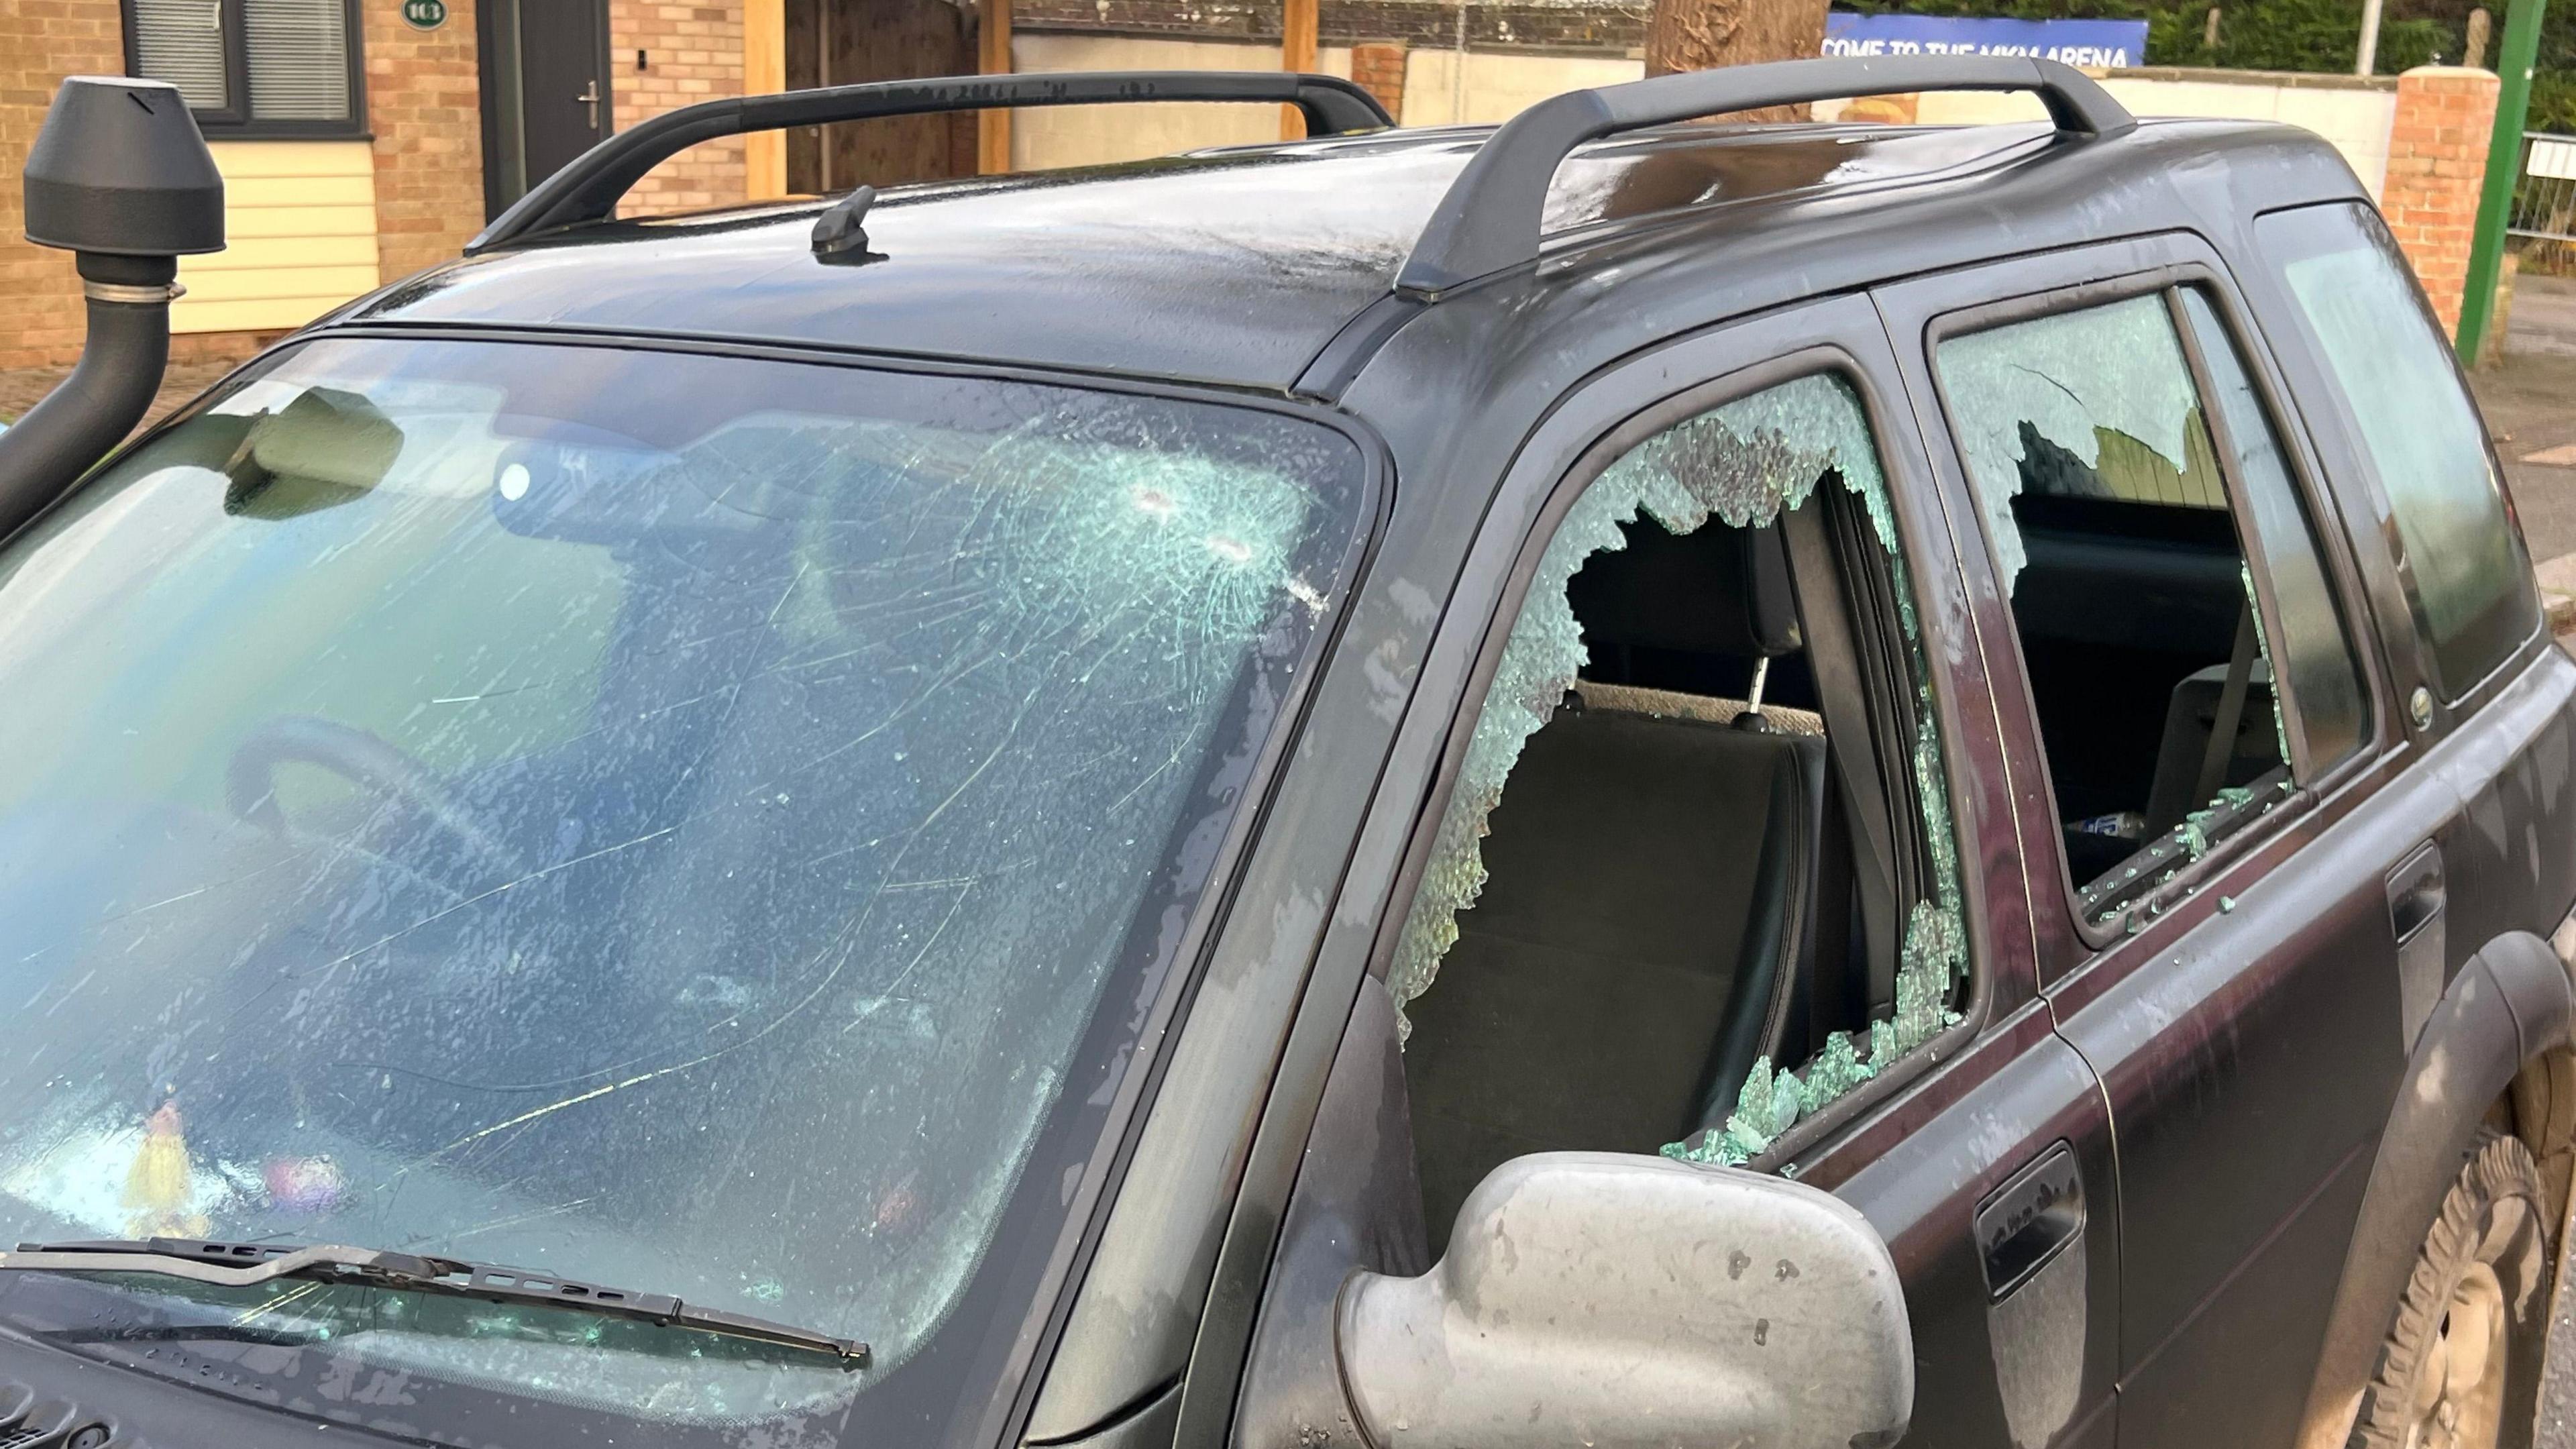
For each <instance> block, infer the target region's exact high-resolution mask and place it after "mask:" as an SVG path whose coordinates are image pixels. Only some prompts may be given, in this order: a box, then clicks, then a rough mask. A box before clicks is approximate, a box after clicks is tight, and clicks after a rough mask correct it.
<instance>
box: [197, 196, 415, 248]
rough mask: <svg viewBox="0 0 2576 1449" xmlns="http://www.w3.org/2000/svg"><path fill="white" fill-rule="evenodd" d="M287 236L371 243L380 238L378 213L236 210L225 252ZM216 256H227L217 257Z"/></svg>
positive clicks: (228, 223)
mask: <svg viewBox="0 0 2576 1449" xmlns="http://www.w3.org/2000/svg"><path fill="white" fill-rule="evenodd" d="M284 236H362V237H365V238H367V239H368V240H369V241H373V240H375V236H376V209H375V208H374V207H372V206H268V207H260V208H257V209H254V210H241V209H238V208H236V209H235V210H234V212H233V213H232V215H230V216H227V217H225V218H224V240H225V241H227V242H229V243H231V246H228V247H226V248H225V249H224V250H225V251H230V250H232V248H233V247H238V246H240V245H241V244H242V243H244V242H248V241H260V240H264V239H266V238H269V237H284ZM215 255H216V256H221V255H223V252H217V253H215Z"/></svg>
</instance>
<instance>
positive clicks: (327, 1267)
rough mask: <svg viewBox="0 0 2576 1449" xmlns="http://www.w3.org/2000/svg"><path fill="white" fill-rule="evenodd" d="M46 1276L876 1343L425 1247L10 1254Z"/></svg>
mask: <svg viewBox="0 0 2576 1449" xmlns="http://www.w3.org/2000/svg"><path fill="white" fill-rule="evenodd" d="M8 1269H15V1270H18V1271H22V1272H43V1273H152V1274H157V1275H159V1276H162V1277H167V1278H185V1279H188V1280H190V1281H192V1282H197V1283H213V1284H218V1285H220V1286H223V1287H227V1288H247V1287H252V1286H255V1285H257V1284H261V1283H268V1282H273V1281H275V1280H277V1279H280V1278H298V1279H304V1280H307V1281H312V1282H322V1283H348V1284H354V1285H358V1286H363V1287H374V1288H391V1289H398V1290H401V1291H404V1292H410V1293H435V1294H443V1295H445V1296H447V1297H451V1298H481V1299H484V1300H486V1301H488V1302H493V1303H523V1304H530V1305H534V1306H536V1307H540V1308H569V1309H574V1310H576V1311H579V1312H583V1313H596V1314H599V1315H601V1316H603V1317H608V1318H624V1319H632V1320H634V1321H636V1322H639V1323H651V1324H657V1325H659V1326H661V1327H665V1328H685V1329H692V1330H694V1331H696V1332H699V1333H713V1334H720V1335H722V1336H723V1337H726V1338H739V1339H747V1340H749V1341H751V1342H753V1343H766V1344H770V1345H773V1346H775V1347H779V1348H793V1349H802V1350H804V1351H806V1352H809V1353H820V1354H828V1355H830V1356H831V1357H833V1358H835V1359H837V1360H839V1361H840V1364H841V1366H842V1367H843V1368H845V1369H863V1368H866V1367H867V1366H868V1346H867V1345H866V1344H864V1343H861V1342H859V1341H858V1340H856V1339H850V1338H834V1337H832V1336H831V1335H829V1334H825V1333H817V1332H815V1331H813V1330H812V1329H807V1328H794V1327H790V1326H789V1325H787V1324H784V1323H772V1322H770V1321H769V1320H767V1319H764V1318H753V1317H750V1316H748V1315H745V1314H740V1313H727V1312H724V1311H723V1310H721V1309H716V1308H695V1307H691V1306H690V1305H688V1304H685V1303H682V1302H681V1301H680V1300H679V1299H677V1298H674V1297H672V1296H671V1295H669V1294H667V1293H634V1292H629V1291H628V1290H626V1289H623V1288H607V1287H602V1286H601V1285H599V1284H597V1283H577V1282H574V1281H573V1280H572V1279H569V1278H556V1277H552V1276H550V1275H547V1274H543V1273H532V1272H528V1271H526V1270H525V1269H520V1268H504V1267H500V1266H498V1265H496V1264H491V1263H472V1262H467V1261H466V1260H464V1259H462V1258H442V1257H434V1256H431V1255H428V1254H422V1253H390V1252H381V1251H378V1250H376V1249H373V1248H344V1247H335V1246H330V1245H321V1246H315V1247H296V1246H294V1245H293V1244H290V1243H210V1242H203V1241H199V1240H197V1239H193V1238H131V1239H115V1240H110V1241H106V1242H95V1243H20V1244H19V1245H18V1248H17V1251H15V1252H10V1253H0V1270H8Z"/></svg>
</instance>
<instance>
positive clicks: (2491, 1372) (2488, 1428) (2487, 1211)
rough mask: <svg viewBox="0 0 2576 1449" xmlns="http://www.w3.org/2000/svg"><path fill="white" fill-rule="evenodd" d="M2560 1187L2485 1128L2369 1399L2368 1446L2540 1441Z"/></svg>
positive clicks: (2482, 1447)
mask: <svg viewBox="0 0 2576 1449" xmlns="http://www.w3.org/2000/svg"><path fill="white" fill-rule="evenodd" d="M2548 1202H2549V1194H2548V1193H2547V1192H2546V1191H2545V1190H2544V1189H2543V1188H2542V1187H2541V1183H2540V1169H2539V1168H2538V1167H2537V1166H2536V1165H2535V1164H2534V1163H2533V1162H2532V1160H2531V1152H2530V1150H2529V1149H2528V1148H2525V1147H2524V1146H2523V1145H2522V1143H2521V1142H2520V1141H2519V1140H2518V1139H2516V1138H2513V1137H2508V1136H2504V1135H2501V1134H2499V1133H2495V1132H2492V1131H2490V1132H2486V1133H2483V1134H2482V1135H2481V1136H2480V1138H2479V1141H2478V1146H2477V1150H2476V1151H2474V1152H2473V1153H2471V1154H2470V1156H2469V1161H2468V1165H2467V1166H2466V1167H2463V1168H2462V1169H2461V1170H2460V1176H2459V1180H2458V1181H2456V1182H2454V1183H2452V1184H2451V1191H2450V1195H2449V1196H2448V1197H2446V1198H2444V1199H2443V1201H2442V1212H2441V1216H2440V1217H2439V1218H2437V1219H2436V1220H2435V1221H2434V1223H2433V1230H2432V1231H2431V1232H2430V1233H2428V1234H2426V1235H2425V1238H2424V1247H2423V1249H2422V1251H2421V1252H2419V1253H2418V1254H2417V1255H2416V1258H2415V1270H2414V1272H2413V1273H2412V1274H2411V1275H2409V1276H2408V1278H2407V1280H2406V1291H2405V1293H2404V1294H2403V1295H2402V1296H2401V1297H2400V1298H2399V1299H2398V1303H2397V1321H2396V1323H2395V1325H2394V1326H2392V1327H2391V1328H2390V1329H2389V1331H2388V1340H2387V1342H2386V1343H2385V1344H2383V1345H2382V1346H2381V1348H2380V1351H2379V1367H2378V1372H2377V1373H2376V1374H2374V1375H2373V1376H2372V1378H2371V1382H2370V1388H2369V1390H2368V1391H2367V1392H2366V1393H2364V1394H2363V1396H2362V1407H2361V1417H2360V1421H2359V1422H2358V1423H2357V1424H2356V1425H2355V1426H2354V1428H2353V1436H2352V1442H2353V1443H2354V1444H2355V1445H2357V1446H2361V1449H2528V1446H2529V1445H2530V1444H2531V1441H2532V1420H2533V1417H2534V1413H2535V1410H2536V1408H2537V1406H2538V1402H2539V1393H2540V1367H2541V1350H2542V1348H2543V1347H2544V1344H2545V1340H2546V1336H2547V1332H2548V1327H2549V1323H2548V1318H2549V1272H2550V1259H2549V1225H2548V1211H2549V1210H2548Z"/></svg>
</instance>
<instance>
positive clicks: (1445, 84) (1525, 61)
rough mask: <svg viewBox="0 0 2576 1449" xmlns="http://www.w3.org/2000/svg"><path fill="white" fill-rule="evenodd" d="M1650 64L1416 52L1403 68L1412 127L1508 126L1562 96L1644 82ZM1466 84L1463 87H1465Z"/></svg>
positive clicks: (1562, 56)
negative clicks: (1533, 108)
mask: <svg viewBox="0 0 2576 1449" xmlns="http://www.w3.org/2000/svg"><path fill="white" fill-rule="evenodd" d="M1645 74H1646V63H1645V62H1644V61H1642V60H1629V59H1627V58H1625V57H1622V56H1616V55H1581V54H1559V55H1547V54H1529V53H1511V52H1504V51H1491V50H1470V51H1467V52H1465V53H1464V54H1463V55H1462V54H1461V53H1460V52H1458V51H1455V50H1429V49H1416V50H1415V51H1414V52H1413V53H1412V54H1411V55H1410V56H1408V57H1406V64H1405V67H1404V114H1403V115H1401V116H1399V117H1397V119H1398V120H1401V121H1402V122H1404V124H1406V125H1408V126H1447V125H1486V124H1491V123H1494V122H1498V121H1508V120H1510V119H1511V118H1512V117H1514V116H1517V115H1519V114H1520V113H1521V112H1522V111H1525V110H1527V109H1529V108H1530V107H1531V106H1533V105H1535V104H1537V103H1538V102H1540V101H1543V100H1546V99H1547V98H1548V97H1549V96H1552V95H1555V94H1556V93H1557V92H1559V91H1572V90H1582V89H1584V88H1585V87H1587V86H1608V85H1617V84H1619V83H1620V82H1622V81H1632V80H1638V79H1642V78H1643V77H1644V76H1645ZM1462 81H1463V84H1462V83H1461V82H1462Z"/></svg>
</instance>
